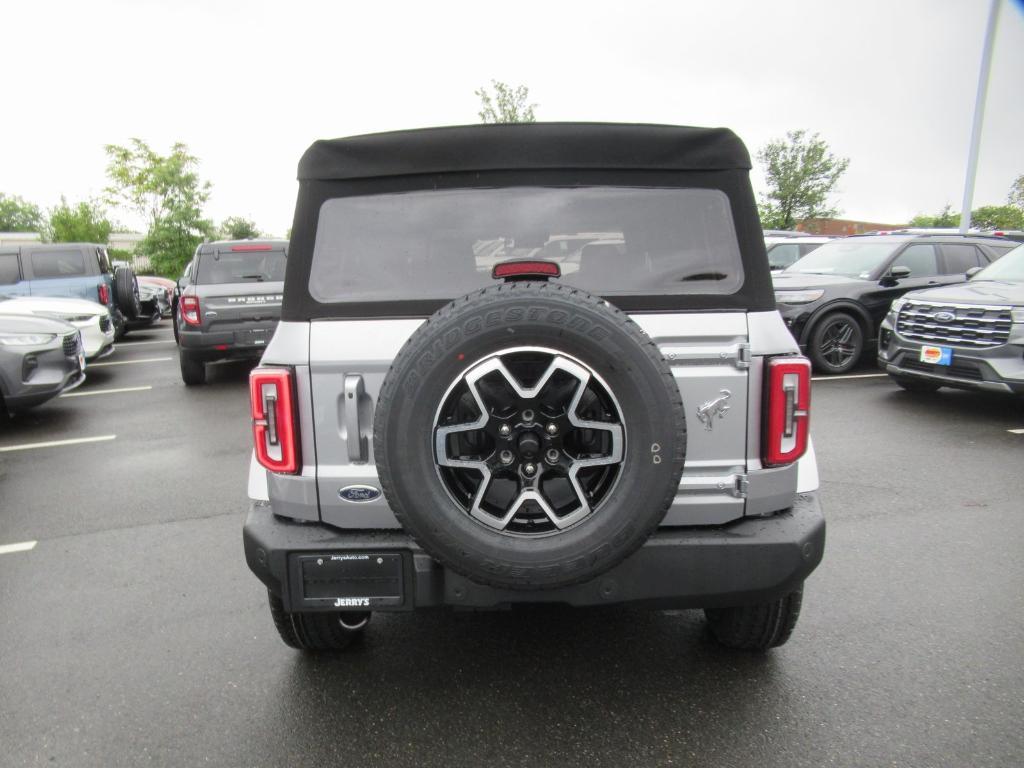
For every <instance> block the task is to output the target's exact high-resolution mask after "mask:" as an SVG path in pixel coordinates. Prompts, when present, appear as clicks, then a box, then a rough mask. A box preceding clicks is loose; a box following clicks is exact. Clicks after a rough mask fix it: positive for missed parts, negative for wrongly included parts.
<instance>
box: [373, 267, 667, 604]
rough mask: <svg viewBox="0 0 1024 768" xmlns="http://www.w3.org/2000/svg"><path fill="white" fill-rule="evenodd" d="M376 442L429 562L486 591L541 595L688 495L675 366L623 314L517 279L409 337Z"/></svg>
mask: <svg viewBox="0 0 1024 768" xmlns="http://www.w3.org/2000/svg"><path fill="white" fill-rule="evenodd" d="M373 440H374V442H373V447H374V460H375V461H376V464H377V469H378V473H379V477H380V482H381V487H382V488H383V490H384V493H385V495H386V496H387V499H388V502H389V503H390V505H391V508H392V509H393V510H394V512H395V515H396V516H397V517H398V519H399V521H400V522H401V524H402V525H403V527H404V528H405V529H406V530H407V531H408V533H409V534H410V535H412V536H413V538H415V539H416V541H417V542H418V543H419V545H420V546H421V547H423V549H424V550H425V551H426V552H427V553H428V554H430V555H431V556H432V557H434V558H435V559H436V560H438V561H439V562H441V563H442V564H444V565H445V566H447V567H449V568H451V569H452V570H454V571H457V572H458V573H460V574H462V575H464V576H466V577H467V578H469V579H471V580H473V581H475V582H477V583H480V584H488V585H491V586H496V587H504V588H511V589H518V590H538V589H549V588H554V587H560V586H565V585H569V584H576V583H580V582H584V581H588V580H590V579H593V578H594V577H596V576H598V575H600V574H601V573H603V572H604V571H606V570H608V569H609V568H611V567H613V566H614V565H616V564H618V563H619V562H621V561H622V560H623V559H625V558H626V557H628V556H629V555H630V554H632V553H633V552H635V551H636V550H637V549H638V548H639V547H640V546H641V545H642V544H643V543H644V541H645V540H646V539H647V538H648V536H649V535H650V534H651V533H652V532H653V531H654V529H655V528H657V526H658V524H659V523H660V522H661V520H662V519H663V518H664V516H665V512H666V510H667V509H668V507H669V505H670V504H671V503H672V500H673V499H674V498H675V495H676V492H677V490H678V487H679V478H680V475H681V474H682V471H683V460H684V457H685V451H686V423H685V417H684V415H683V404H682V398H681V396H680V393H679V387H678V385H677V384H676V381H675V378H674V377H673V375H672V371H671V370H670V368H669V366H668V364H667V363H666V361H665V359H664V358H663V357H662V355H661V353H660V351H659V350H658V347H657V345H656V344H655V343H654V342H653V341H652V340H651V339H650V338H649V337H648V336H647V335H646V334H645V333H644V332H643V331H642V330H641V329H640V328H639V327H638V326H637V325H636V323H634V322H633V321H632V320H631V319H630V318H629V317H628V316H627V315H625V314H624V313H623V312H621V311H619V310H617V309H615V308H614V307H612V306H610V305H609V304H608V303H607V302H605V301H603V300H601V299H600V298H598V297H596V296H593V295H591V294H589V293H587V292H585V291H581V290H578V289H575V288H571V287H568V286H565V285H559V284H548V283H543V282H513V283H508V284H502V285H496V286H492V287H489V288H485V289H483V290H481V291H479V292H476V293H472V294H469V295H468V296H464V297H462V298H460V299H456V300H455V301H453V302H452V303H450V304H448V305H447V306H445V307H444V308H442V309H441V310H439V311H438V312H437V313H436V314H434V315H433V316H432V317H431V318H430V319H428V320H427V321H426V322H425V323H424V324H423V325H422V326H420V328H419V329H418V330H417V331H416V332H415V333H414V334H413V335H412V337H411V338H410V339H409V340H408V341H407V342H406V344H405V346H404V347H403V348H402V350H401V351H400V352H399V354H398V356H397V357H396V358H395V361H394V364H393V365H392V366H391V369H390V371H389V372H388V374H387V376H386V378H385V380H384V384H383V386H382V388H381V393H380V397H379V398H378V401H377V408H376V414H375V417H374V433H373Z"/></svg>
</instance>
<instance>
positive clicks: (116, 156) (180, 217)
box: [105, 139, 213, 276]
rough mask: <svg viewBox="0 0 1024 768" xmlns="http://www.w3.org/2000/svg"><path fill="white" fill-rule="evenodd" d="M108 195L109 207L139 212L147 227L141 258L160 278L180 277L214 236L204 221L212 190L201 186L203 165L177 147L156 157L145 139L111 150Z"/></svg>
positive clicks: (110, 147)
mask: <svg viewBox="0 0 1024 768" xmlns="http://www.w3.org/2000/svg"><path fill="white" fill-rule="evenodd" d="M105 149H106V153H107V177H108V178H109V179H110V186H109V187H107V190H106V191H107V195H108V198H109V200H110V202H111V203H114V204H122V205H125V206H127V207H128V208H130V209H132V210H134V211H136V212H137V213H139V214H140V215H142V216H143V217H145V219H146V221H147V227H148V229H147V232H146V237H145V238H144V239H143V240H142V242H140V243H139V246H138V253H139V254H140V255H143V256H147V257H149V260H150V264H151V266H152V268H153V270H154V271H155V272H156V273H157V274H161V275H168V276H177V275H179V274H180V273H181V270H182V268H183V267H184V266H185V264H186V263H187V262H188V260H189V259H191V258H192V255H193V253H194V252H195V249H196V246H198V245H199V244H200V243H201V242H202V241H203V240H204V239H205V238H207V237H209V236H210V235H211V234H212V232H213V223H212V222H211V221H210V220H208V219H206V218H204V217H203V205H205V203H206V201H207V200H208V199H209V197H210V184H209V182H205V181H202V180H200V178H199V174H198V173H197V172H196V168H197V167H198V165H199V160H198V159H197V158H196V157H195V156H193V155H191V154H189V151H188V147H187V146H186V145H185V144H182V143H180V142H179V143H176V144H174V146H172V147H171V151H170V153H169V154H167V155H161V154H158V153H157V152H154V151H153V150H152V149H151V148H150V147H149V145H148V144H146V142H144V141H142V140H141V139H132V140H131V142H130V143H129V145H128V146H119V145H117V144H108V145H106V147H105Z"/></svg>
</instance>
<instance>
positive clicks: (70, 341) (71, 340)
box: [63, 331, 79, 357]
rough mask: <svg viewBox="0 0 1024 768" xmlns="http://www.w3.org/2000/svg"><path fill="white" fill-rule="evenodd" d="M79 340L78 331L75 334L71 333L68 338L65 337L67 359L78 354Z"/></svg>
mask: <svg viewBox="0 0 1024 768" xmlns="http://www.w3.org/2000/svg"><path fill="white" fill-rule="evenodd" d="M78 339H79V335H78V331H75V332H74V333H69V334H68V335H67V336H65V337H64V342H63V344H64V355H65V356H66V357H72V356H73V355H77V354H78Z"/></svg>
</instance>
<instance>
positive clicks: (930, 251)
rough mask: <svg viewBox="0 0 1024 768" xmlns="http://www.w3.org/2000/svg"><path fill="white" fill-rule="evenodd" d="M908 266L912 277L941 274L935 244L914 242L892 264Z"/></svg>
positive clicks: (893, 265)
mask: <svg viewBox="0 0 1024 768" xmlns="http://www.w3.org/2000/svg"><path fill="white" fill-rule="evenodd" d="M892 267H907V268H908V269H910V276H911V277H932V276H934V275H937V274H939V260H938V257H937V256H936V255H935V246H934V245H931V244H929V243H914V244H913V245H909V246H907V248H906V250H905V251H903V253H901V254H900V255H899V256H897V257H896V260H895V261H894V262H893V263H892V265H891V266H890V269H891V268H892Z"/></svg>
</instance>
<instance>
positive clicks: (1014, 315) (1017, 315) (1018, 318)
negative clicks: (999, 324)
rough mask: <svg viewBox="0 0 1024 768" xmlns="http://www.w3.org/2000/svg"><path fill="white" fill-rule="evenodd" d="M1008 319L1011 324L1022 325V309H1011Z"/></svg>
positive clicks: (1023, 312) (1023, 310)
mask: <svg viewBox="0 0 1024 768" xmlns="http://www.w3.org/2000/svg"><path fill="white" fill-rule="evenodd" d="M1010 317H1011V319H1012V320H1013V322H1015V323H1020V324H1021V325H1024V307H1021V308H1020V309H1011V310H1010Z"/></svg>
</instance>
